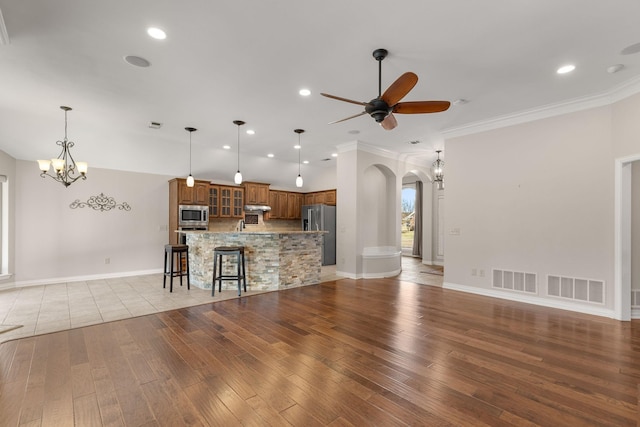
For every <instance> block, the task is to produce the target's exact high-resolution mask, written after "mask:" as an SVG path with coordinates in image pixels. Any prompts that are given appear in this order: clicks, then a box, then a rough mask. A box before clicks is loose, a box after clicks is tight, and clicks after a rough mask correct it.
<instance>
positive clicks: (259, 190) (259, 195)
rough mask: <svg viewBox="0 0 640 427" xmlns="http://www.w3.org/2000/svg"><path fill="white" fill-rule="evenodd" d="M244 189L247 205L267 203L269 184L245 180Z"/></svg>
mask: <svg viewBox="0 0 640 427" xmlns="http://www.w3.org/2000/svg"><path fill="white" fill-rule="evenodd" d="M244 191H245V195H244V197H245V203H246V204H247V205H267V204H268V203H269V184H262V183H259V182H246V183H245V184H244Z"/></svg>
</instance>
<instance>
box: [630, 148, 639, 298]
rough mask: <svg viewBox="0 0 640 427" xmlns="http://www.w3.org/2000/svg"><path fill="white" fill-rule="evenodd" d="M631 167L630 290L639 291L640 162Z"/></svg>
mask: <svg viewBox="0 0 640 427" xmlns="http://www.w3.org/2000/svg"><path fill="white" fill-rule="evenodd" d="M631 167H632V169H631V289H637V290H640V161H635V162H633V164H632V166H631Z"/></svg>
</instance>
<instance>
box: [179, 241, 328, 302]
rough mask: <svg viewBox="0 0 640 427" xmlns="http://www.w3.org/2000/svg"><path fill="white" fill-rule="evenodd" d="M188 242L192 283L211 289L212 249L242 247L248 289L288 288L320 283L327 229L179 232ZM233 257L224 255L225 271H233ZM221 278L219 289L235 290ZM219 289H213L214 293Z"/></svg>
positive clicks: (234, 284) (229, 282)
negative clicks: (324, 236) (323, 240)
mask: <svg viewBox="0 0 640 427" xmlns="http://www.w3.org/2000/svg"><path fill="white" fill-rule="evenodd" d="M180 233H184V234H185V235H186V243H187V245H189V267H190V275H191V284H192V285H195V286H197V287H199V288H202V289H211V283H212V280H213V249H214V248H215V247H217V246H244V256H245V264H246V275H247V290H250V289H251V290H263V291H265V290H273V291H277V290H280V289H288V288H293V287H298V286H306V285H314V284H317V283H320V273H321V268H322V235H323V234H324V233H326V231H280V232H276V231H256V232H252V231H242V232H238V231H236V232H216V231H198V230H194V231H186V230H183V231H180ZM235 259H236V257H233V256H231V257H224V262H223V267H222V268H223V271H224V274H236V271H237V264H236V262H235ZM237 286H238V284H237V282H236V281H235V280H224V281H223V282H222V289H223V290H225V289H234V290H235V289H237ZM217 291H218V290H217V289H216V292H217Z"/></svg>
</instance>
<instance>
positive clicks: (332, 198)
mask: <svg viewBox="0 0 640 427" xmlns="http://www.w3.org/2000/svg"><path fill="white" fill-rule="evenodd" d="M336 201H337V197H336V190H327V191H325V192H324V203H325V204H327V205H331V206H335V205H336Z"/></svg>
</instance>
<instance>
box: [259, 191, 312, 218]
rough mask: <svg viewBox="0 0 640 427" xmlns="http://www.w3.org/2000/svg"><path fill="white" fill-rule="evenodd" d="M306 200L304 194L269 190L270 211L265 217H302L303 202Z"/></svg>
mask: <svg viewBox="0 0 640 427" xmlns="http://www.w3.org/2000/svg"><path fill="white" fill-rule="evenodd" d="M303 202H304V194H302V193H296V192H289V191H278V190H269V206H271V211H269V214H268V216H266V217H265V219H300V218H301V216H300V212H301V207H302V203H303Z"/></svg>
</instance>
